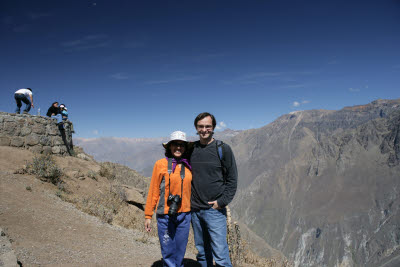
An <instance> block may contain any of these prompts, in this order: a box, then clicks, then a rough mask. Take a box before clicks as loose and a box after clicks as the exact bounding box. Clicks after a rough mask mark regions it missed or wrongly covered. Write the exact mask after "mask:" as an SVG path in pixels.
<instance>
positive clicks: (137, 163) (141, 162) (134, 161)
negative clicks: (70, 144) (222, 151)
mask: <svg viewBox="0 0 400 267" xmlns="http://www.w3.org/2000/svg"><path fill="white" fill-rule="evenodd" d="M240 132H241V131H237V130H231V129H225V130H224V131H220V132H216V133H215V137H216V138H218V139H221V140H228V139H230V138H231V137H233V136H235V135H237V134H238V133H240ZM168 138H169V137H161V138H117V137H101V138H89V139H86V138H74V144H75V145H77V146H80V147H82V148H83V149H84V150H85V152H86V153H88V154H90V155H93V157H94V159H95V160H97V161H110V162H114V163H120V164H123V165H126V166H128V167H131V168H132V169H134V170H137V171H138V172H140V173H141V174H143V175H145V176H151V173H152V171H153V166H154V163H155V162H156V161H157V160H158V159H160V158H162V157H163V155H164V148H163V147H162V146H161V144H162V143H163V142H166V141H167V140H168ZM188 139H189V140H192V141H194V140H198V137H197V136H190V137H188Z"/></svg>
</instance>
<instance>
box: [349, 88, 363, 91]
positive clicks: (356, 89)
mask: <svg viewBox="0 0 400 267" xmlns="http://www.w3.org/2000/svg"><path fill="white" fill-rule="evenodd" d="M349 91H350V92H360V89H358V88H351V87H350V88H349Z"/></svg>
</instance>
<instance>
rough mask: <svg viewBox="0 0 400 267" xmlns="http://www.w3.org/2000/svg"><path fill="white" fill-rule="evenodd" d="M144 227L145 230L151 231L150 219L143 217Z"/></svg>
mask: <svg viewBox="0 0 400 267" xmlns="http://www.w3.org/2000/svg"><path fill="white" fill-rule="evenodd" d="M144 229H145V230H146V231H147V232H150V231H151V219H145V220H144Z"/></svg>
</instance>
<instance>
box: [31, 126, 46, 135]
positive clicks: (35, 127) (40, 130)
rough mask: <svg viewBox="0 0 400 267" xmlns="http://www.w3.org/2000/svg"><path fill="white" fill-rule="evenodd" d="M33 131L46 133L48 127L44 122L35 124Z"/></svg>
mask: <svg viewBox="0 0 400 267" xmlns="http://www.w3.org/2000/svg"><path fill="white" fill-rule="evenodd" d="M32 132H34V133H36V134H45V133H46V128H45V127H44V125H42V124H34V125H33V127H32Z"/></svg>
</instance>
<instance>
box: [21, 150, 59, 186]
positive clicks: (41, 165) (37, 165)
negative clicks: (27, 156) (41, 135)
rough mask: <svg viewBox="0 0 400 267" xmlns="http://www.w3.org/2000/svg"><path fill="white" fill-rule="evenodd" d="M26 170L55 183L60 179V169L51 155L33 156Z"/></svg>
mask: <svg viewBox="0 0 400 267" xmlns="http://www.w3.org/2000/svg"><path fill="white" fill-rule="evenodd" d="M26 172H27V173H29V174H35V175H36V176H37V177H38V178H40V179H41V180H44V181H47V182H50V183H52V184H55V185H56V184H58V183H59V182H60V181H61V175H62V170H61V169H60V168H59V167H58V166H57V164H56V162H55V160H54V159H53V157H52V156H51V155H39V156H37V155H36V156H34V157H33V160H32V163H30V164H28V165H27V166H26Z"/></svg>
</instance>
